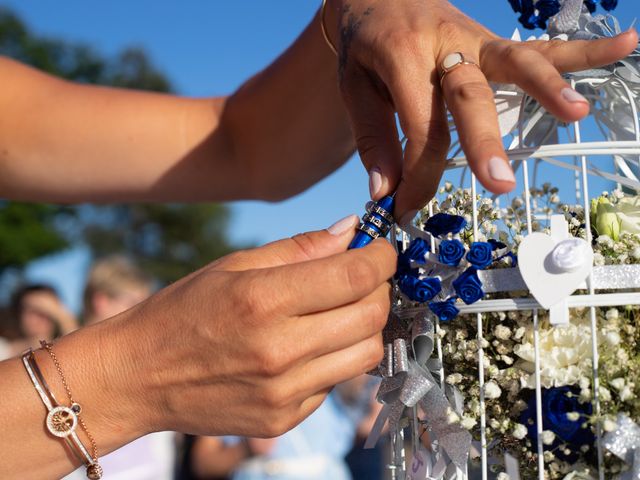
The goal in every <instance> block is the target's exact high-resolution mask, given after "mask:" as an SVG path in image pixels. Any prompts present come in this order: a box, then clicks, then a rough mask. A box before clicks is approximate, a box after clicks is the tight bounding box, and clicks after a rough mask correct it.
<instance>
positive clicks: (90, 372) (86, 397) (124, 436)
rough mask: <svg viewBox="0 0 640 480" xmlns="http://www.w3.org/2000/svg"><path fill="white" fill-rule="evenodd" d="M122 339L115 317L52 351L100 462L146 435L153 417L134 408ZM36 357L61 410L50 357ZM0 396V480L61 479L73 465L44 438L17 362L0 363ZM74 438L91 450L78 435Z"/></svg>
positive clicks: (57, 444) (38, 405)
mask: <svg viewBox="0 0 640 480" xmlns="http://www.w3.org/2000/svg"><path fill="white" fill-rule="evenodd" d="M126 335H127V328H125V326H124V325H123V322H122V320H119V319H118V318H115V319H113V320H110V321H106V322H103V323H100V324H97V325H95V326H93V327H88V328H86V329H83V330H81V331H78V332H76V333H73V334H71V335H69V336H67V337H64V338H63V339H61V340H60V341H59V342H58V343H56V344H55V345H54V350H55V352H56V354H57V356H58V358H59V360H60V363H61V364H62V368H63V371H64V374H65V376H66V378H67V381H68V383H69V385H70V387H71V389H72V393H73V395H74V400H76V401H77V402H78V403H79V404H80V405H81V406H82V407H83V410H82V417H83V419H84V420H85V422H86V425H87V427H88V428H89V431H90V432H91V434H92V435H93V437H94V438H95V440H96V442H97V447H98V453H99V455H100V456H102V455H104V454H106V453H108V452H110V451H112V450H114V449H116V448H118V447H120V446H122V445H124V444H126V443H128V442H130V441H132V440H134V439H135V438H137V437H139V436H141V435H143V434H145V433H148V420H149V419H150V418H151V415H152V412H151V411H150V408H149V407H147V408H140V405H139V404H138V403H137V399H138V398H141V397H140V396H139V395H138V391H137V389H138V386H137V385H136V383H135V382H133V381H132V378H137V377H135V376H132V375H131V374H130V371H131V370H133V369H134V368H135V367H134V365H136V364H138V362H136V360H135V356H134V355H133V352H131V351H130V349H129V348H128V347H127V345H126V344H127V341H125V336H126ZM107 338H108V339H109V340H108V341H106V339H107ZM36 358H37V362H38V366H39V367H40V369H41V370H42V373H43V377H44V378H45V380H46V381H47V383H48V384H49V386H50V387H51V389H52V391H53V392H54V394H55V397H56V399H57V400H58V401H60V402H61V403H64V404H66V405H68V402H67V398H66V395H65V392H64V389H63V387H62V384H61V381H60V378H59V377H58V373H57V372H56V370H55V367H54V365H53V362H52V361H51V358H50V357H49V356H48V354H47V353H46V352H44V351H41V350H40V351H38V352H36ZM138 373H140V372H138ZM0 392H2V394H1V395H0V410H1V411H2V412H4V415H3V416H4V420H3V434H2V435H1V436H0V450H2V452H4V455H3V460H2V462H0V478H21V479H31V478H33V479H47V478H60V477H62V476H63V475H64V474H66V473H68V472H70V471H72V470H74V469H75V468H77V467H78V466H79V462H78V460H77V459H76V458H75V457H74V456H73V455H72V454H71V453H70V452H69V450H67V448H66V447H65V444H64V442H63V441H62V440H61V439H58V438H54V437H53V436H52V435H50V434H49V433H48V432H47V431H46V427H45V426H44V420H45V416H46V409H45V407H44V404H43V403H42V401H41V399H40V397H39V395H38V394H37V392H36V390H35V388H34V386H33V384H32V383H31V381H30V379H29V377H28V375H27V372H26V370H25V368H24V366H23V365H22V362H21V360H20V359H12V360H7V361H4V362H1V363H0ZM150 405H151V404H150ZM78 435H79V437H80V438H81V439H82V441H83V443H84V444H85V446H87V448H90V446H89V442H88V441H87V439H86V437H84V436H83V435H84V434H83V432H81V431H79V432H78Z"/></svg>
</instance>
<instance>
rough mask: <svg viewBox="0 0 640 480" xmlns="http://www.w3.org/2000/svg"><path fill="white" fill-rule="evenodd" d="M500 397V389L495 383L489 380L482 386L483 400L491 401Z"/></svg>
mask: <svg viewBox="0 0 640 480" xmlns="http://www.w3.org/2000/svg"><path fill="white" fill-rule="evenodd" d="M500 395H502V390H500V387H499V386H498V384H497V383H496V382H494V381H493V380H491V381H489V382H487V383H485V384H484V396H485V398H488V399H492V400H493V399H495V398H499V397H500Z"/></svg>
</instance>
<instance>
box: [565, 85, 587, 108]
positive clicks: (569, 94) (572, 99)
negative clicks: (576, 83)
mask: <svg viewBox="0 0 640 480" xmlns="http://www.w3.org/2000/svg"><path fill="white" fill-rule="evenodd" d="M560 95H562V98H564V99H565V100H566V101H567V102H569V103H576V102H581V103H586V104H589V100H587V99H586V98H584V97H583V96H582V95H580V94H579V93H578V92H576V91H575V90H574V89H573V88H569V87H566V88H563V89H562V91H561V92H560Z"/></svg>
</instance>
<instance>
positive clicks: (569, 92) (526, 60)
mask: <svg viewBox="0 0 640 480" xmlns="http://www.w3.org/2000/svg"><path fill="white" fill-rule="evenodd" d="M501 53H503V52H501V51H496V52H493V53H492V56H496V57H498V56H500V55H501ZM502 70H503V71H504V72H508V73H505V74H504V78H505V79H506V83H515V84H517V85H519V86H520V87H521V88H522V89H523V90H524V91H525V92H527V93H528V94H529V95H531V96H532V97H534V98H535V99H536V100H538V101H539V102H540V104H541V105H542V106H543V107H544V108H545V109H546V110H547V111H549V112H550V113H551V114H553V115H555V116H556V117H557V118H559V119H560V120H562V121H564V122H573V121H576V120H579V119H580V118H582V117H584V116H585V115H587V114H588V113H589V102H588V101H587V99H586V98H584V97H583V96H582V95H581V94H579V93H578V92H577V91H575V90H574V89H573V88H571V86H570V85H569V84H568V83H567V82H566V81H565V80H564V79H563V78H562V76H561V75H560V73H559V72H558V70H557V69H556V68H555V67H554V66H553V65H552V64H551V63H550V62H549V61H548V60H547V59H546V58H545V57H544V55H542V54H541V53H539V52H538V51H536V50H533V49H527V48H522V49H520V50H519V53H518V55H513V56H510V57H508V60H506V61H505V62H504V65H503V69H502Z"/></svg>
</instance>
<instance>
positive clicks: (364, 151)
mask: <svg viewBox="0 0 640 480" xmlns="http://www.w3.org/2000/svg"><path fill="white" fill-rule="evenodd" d="M340 88H341V91H342V97H343V99H344V102H345V105H346V107H347V111H348V112H349V118H350V120H351V128H352V130H353V135H354V137H355V140H356V146H357V147H358V152H359V153H360V158H361V160H362V163H363V164H364V166H365V168H366V169H367V172H368V173H369V193H370V195H371V198H372V199H373V200H379V199H380V198H382V197H384V196H385V195H389V194H390V193H391V192H392V191H393V190H394V189H395V187H396V185H397V184H398V180H399V178H400V172H401V169H402V147H401V145H400V140H399V138H398V130H397V128H396V121H395V114H394V109H393V105H392V104H391V100H390V98H389V96H388V93H387V92H386V91H385V87H384V85H382V84H381V82H380V81H379V80H378V81H376V80H374V78H373V77H372V76H371V74H369V73H367V72H366V71H365V70H364V69H362V68H361V67H359V66H350V67H348V68H347V70H346V71H345V73H344V75H343V78H342V79H341V81H340Z"/></svg>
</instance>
